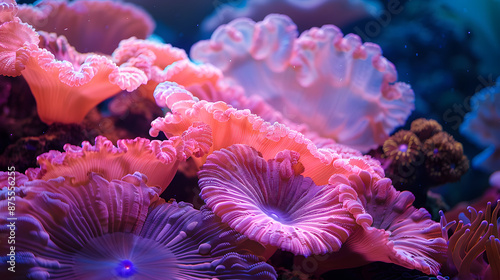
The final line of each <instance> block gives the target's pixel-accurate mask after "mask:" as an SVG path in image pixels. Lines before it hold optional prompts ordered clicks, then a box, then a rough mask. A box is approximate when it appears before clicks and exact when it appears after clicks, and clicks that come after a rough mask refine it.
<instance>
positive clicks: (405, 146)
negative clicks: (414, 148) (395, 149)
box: [399, 144, 408, 153]
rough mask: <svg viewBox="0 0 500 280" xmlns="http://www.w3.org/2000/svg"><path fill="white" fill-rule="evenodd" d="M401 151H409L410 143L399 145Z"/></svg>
mask: <svg viewBox="0 0 500 280" xmlns="http://www.w3.org/2000/svg"><path fill="white" fill-rule="evenodd" d="M399 151H400V152H402V153H406V151H408V145H406V144H401V145H399Z"/></svg>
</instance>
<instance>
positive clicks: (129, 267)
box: [115, 260, 136, 278]
mask: <svg viewBox="0 0 500 280" xmlns="http://www.w3.org/2000/svg"><path fill="white" fill-rule="evenodd" d="M115 272H116V275H118V276H120V277H123V278H129V277H130V276H132V275H134V274H135V272H136V270H135V266H134V264H133V263H132V262H131V261H130V260H123V261H121V262H120V263H119V264H118V266H117V267H116V268H115Z"/></svg>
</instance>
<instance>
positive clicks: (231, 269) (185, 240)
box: [0, 173, 276, 280]
mask: <svg viewBox="0 0 500 280" xmlns="http://www.w3.org/2000/svg"><path fill="white" fill-rule="evenodd" d="M76 186H78V187H76ZM25 192H26V193H25V195H24V196H23V197H21V196H16V197H15V198H16V215H17V220H16V228H18V229H19V230H17V231H16V232H17V235H16V241H17V242H16V254H17V256H18V258H17V259H16V260H17V263H18V266H17V267H16V269H17V270H18V271H17V272H18V273H20V274H21V275H23V277H24V276H26V277H33V278H37V279H49V278H51V279H62V278H64V279H112V278H121V279H123V278H129V277H136V278H140V279H186V280H187V279H213V278H217V279H276V273H275V272H274V269H273V268H272V267H271V266H270V265H268V264H265V263H263V262H260V260H259V258H257V257H256V256H255V255H250V254H239V253H237V252H235V251H236V250H238V249H239V248H243V247H241V246H242V244H243V243H244V242H245V241H246V240H247V239H246V238H245V237H243V236H241V235H240V234H237V233H236V232H234V231H232V230H231V229H230V228H228V227H227V226H226V225H224V224H222V223H221V222H220V220H219V219H218V218H217V217H215V216H214V215H213V214H212V213H211V212H209V211H207V210H206V209H205V210H202V211H199V210H195V209H193V208H192V206H191V205H189V204H186V203H175V202H174V203H165V201H163V200H162V199H159V198H158V193H157V192H155V190H154V189H152V188H149V187H148V186H146V185H145V178H144V175H142V174H140V173H135V174H133V175H127V176H125V177H123V178H121V179H119V180H113V181H108V180H106V179H104V178H102V177H101V176H98V175H96V174H94V173H90V175H89V182H88V183H86V184H83V185H74V184H72V183H71V182H69V181H68V180H66V179H64V178H58V179H53V180H48V181H42V180H35V181H31V182H29V183H26V188H25ZM7 202H8V201H7V200H1V201H0V213H1V215H0V236H2V240H3V237H5V235H6V234H8V233H9V231H10V229H9V227H8V224H9V222H8V221H7V220H6V218H5V217H6V216H7ZM7 250H8V245H7V244H6V243H2V244H1V245H0V254H1V255H2V256H4V255H5V254H6V252H8V251H7ZM5 263H6V262H5V261H2V264H1V266H0V267H2V270H1V272H0V275H1V276H2V277H3V278H5V277H8V278H9V279H10V276H12V274H11V273H12V272H10V271H8V270H7V269H4V268H5V267H4V266H5Z"/></svg>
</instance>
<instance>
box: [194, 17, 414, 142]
mask: <svg viewBox="0 0 500 280" xmlns="http://www.w3.org/2000/svg"><path fill="white" fill-rule="evenodd" d="M296 29H297V28H296V26H295V24H294V23H293V22H292V21H291V20H290V18H288V17H287V16H284V15H269V16H267V17H266V18H265V19H264V20H263V21H261V22H257V23H255V22H253V21H252V20H250V19H244V18H243V19H237V20H234V21H232V22H230V23H229V24H227V25H223V26H221V27H219V28H218V29H217V30H216V31H215V32H214V34H213V35H212V37H211V39H210V40H208V41H201V42H198V43H197V44H195V45H194V46H193V48H192V49H191V56H192V58H193V59H195V60H199V61H202V62H208V63H212V64H214V65H215V66H217V67H219V68H220V69H221V70H222V71H223V73H224V75H225V76H226V77H228V78H231V79H234V80H236V81H237V82H238V83H240V84H241V85H242V86H243V88H244V89H245V93H246V94H247V95H249V96H250V95H258V96H260V97H262V98H263V100H264V101H266V102H267V103H268V104H270V105H271V106H272V107H273V108H275V110H277V111H279V112H281V113H282V114H283V115H284V116H285V117H286V118H287V119H289V120H291V121H293V122H295V123H300V124H306V125H307V126H308V127H309V130H311V131H313V132H316V133H319V134H320V135H321V136H323V137H329V138H333V139H334V140H336V141H337V142H339V143H341V144H345V145H348V146H351V147H353V148H356V149H359V150H361V151H367V150H369V149H370V148H374V147H376V146H377V145H379V144H382V143H383V141H384V140H385V139H387V137H388V136H389V133H391V132H392V131H393V130H394V128H396V127H397V126H400V125H402V124H404V122H405V121H406V118H407V117H408V116H409V114H410V113H411V111H412V110H413V108H414V104H413V101H414V95H413V91H412V90H411V89H410V87H409V85H407V84H404V83H396V80H397V74H396V70H395V68H394V65H393V64H392V63H390V62H389V61H388V60H387V59H385V58H384V57H383V56H382V53H381V50H380V48H379V47H378V46H377V45H375V44H372V43H365V44H362V43H361V40H360V38H359V37H358V36H357V35H353V34H349V35H346V36H345V37H344V36H343V35H342V33H341V32H340V30H339V29H338V28H337V27H336V26H333V25H325V26H323V27H321V28H312V29H310V30H307V31H305V32H303V33H302V34H301V35H300V36H299V37H298V38H297V35H298V34H297V30H296ZM353 111H356V112H362V114H361V116H360V115H359V114H355V113H353Z"/></svg>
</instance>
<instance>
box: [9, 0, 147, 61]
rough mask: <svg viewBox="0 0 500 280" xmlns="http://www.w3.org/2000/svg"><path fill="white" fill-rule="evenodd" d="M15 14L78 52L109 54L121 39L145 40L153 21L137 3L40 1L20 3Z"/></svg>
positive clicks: (78, 0)
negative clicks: (66, 40) (65, 39)
mask: <svg viewBox="0 0 500 280" xmlns="http://www.w3.org/2000/svg"><path fill="white" fill-rule="evenodd" d="M18 16H19V17H20V18H21V20H22V21H24V22H27V23H29V24H31V25H32V26H33V27H34V28H35V29H36V30H43V31H47V32H55V33H57V35H62V36H65V37H66V38H67V39H68V41H69V43H70V44H71V45H72V46H74V47H75V48H76V50H78V51H79V52H85V53H88V52H98V53H103V54H111V53H112V52H113V50H114V49H116V48H117V47H118V43H119V42H120V41H121V40H124V39H128V38H130V37H132V36H135V37H138V38H141V39H144V38H146V37H148V36H149V35H151V34H152V33H153V29H154V21H153V19H152V18H151V17H150V16H149V15H148V14H147V13H145V12H144V11H143V10H142V9H140V8H139V7H137V6H134V5H131V4H127V3H123V2H117V1H89V0H77V1H71V2H68V1H65V0H42V1H38V2H37V3H36V5H35V6H32V5H21V6H20V7H19V13H18Z"/></svg>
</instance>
